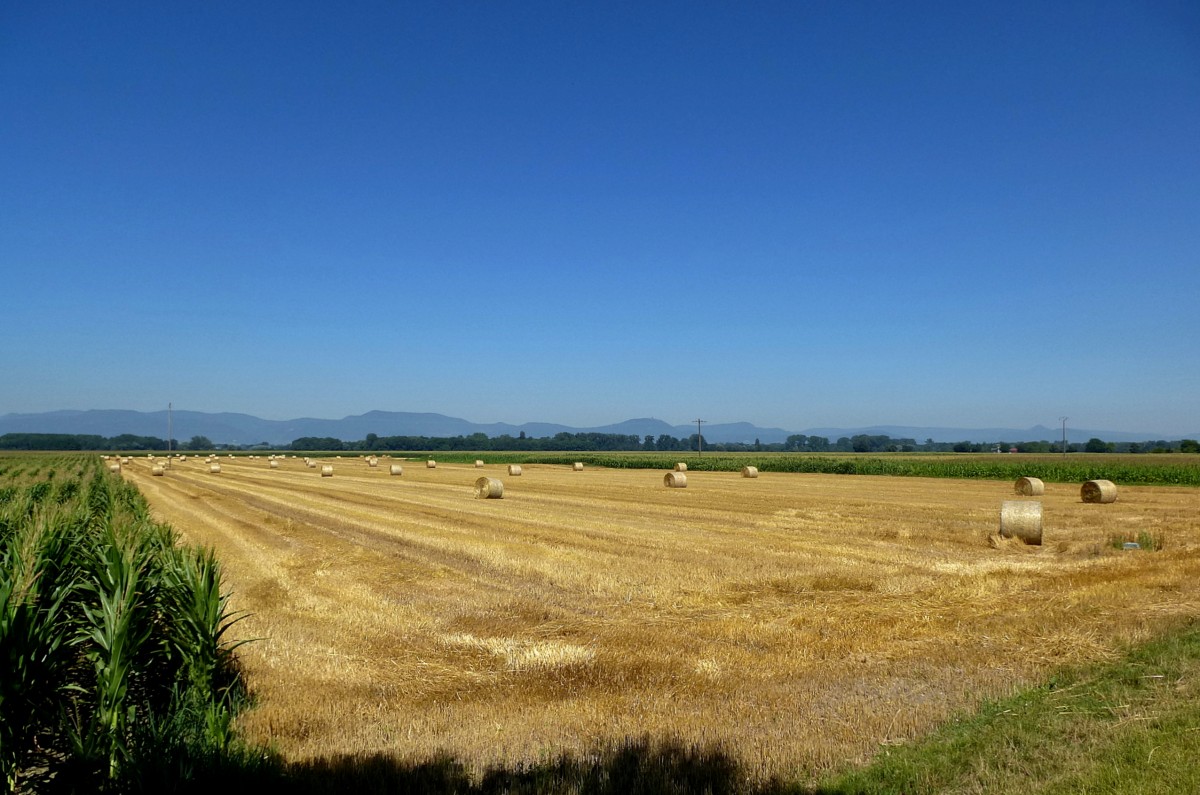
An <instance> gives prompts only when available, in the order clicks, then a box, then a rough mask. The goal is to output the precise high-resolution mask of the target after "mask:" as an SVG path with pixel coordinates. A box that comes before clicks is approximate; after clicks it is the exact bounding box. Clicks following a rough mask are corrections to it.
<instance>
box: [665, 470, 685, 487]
mask: <svg viewBox="0 0 1200 795" xmlns="http://www.w3.org/2000/svg"><path fill="white" fill-rule="evenodd" d="M663 485H664V486H666V487H667V488H669V489H686V488H687V475H685V474H683V473H682V472H668V473H667V474H665V475H663Z"/></svg>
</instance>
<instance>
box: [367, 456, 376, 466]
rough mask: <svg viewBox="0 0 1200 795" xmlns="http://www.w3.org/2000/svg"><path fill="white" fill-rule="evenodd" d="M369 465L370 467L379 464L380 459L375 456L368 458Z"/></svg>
mask: <svg viewBox="0 0 1200 795" xmlns="http://www.w3.org/2000/svg"><path fill="white" fill-rule="evenodd" d="M367 466H369V467H377V466H379V459H378V458H376V457H375V456H371V457H370V458H368V459H367Z"/></svg>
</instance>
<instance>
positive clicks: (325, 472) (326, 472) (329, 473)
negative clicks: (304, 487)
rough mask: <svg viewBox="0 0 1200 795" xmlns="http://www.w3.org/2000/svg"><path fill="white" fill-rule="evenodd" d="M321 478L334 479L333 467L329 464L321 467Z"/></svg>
mask: <svg viewBox="0 0 1200 795" xmlns="http://www.w3.org/2000/svg"><path fill="white" fill-rule="evenodd" d="M321 477H323V478H331V477H333V467H332V466H330V465H329V464H326V465H325V466H323V467H321Z"/></svg>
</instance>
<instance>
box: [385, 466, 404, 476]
mask: <svg viewBox="0 0 1200 795" xmlns="http://www.w3.org/2000/svg"><path fill="white" fill-rule="evenodd" d="M388 471H389V472H391V473H392V474H393V475H403V474H404V467H402V466H400V465H399V464H392V466H391V468H390V469H389V470H388Z"/></svg>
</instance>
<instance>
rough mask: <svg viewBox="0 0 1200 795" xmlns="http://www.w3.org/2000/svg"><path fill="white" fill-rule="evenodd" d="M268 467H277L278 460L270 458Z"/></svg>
mask: <svg viewBox="0 0 1200 795" xmlns="http://www.w3.org/2000/svg"><path fill="white" fill-rule="evenodd" d="M270 467H271V469H279V462H278V461H276V460H275V459H273V458H272V459H271V463H270Z"/></svg>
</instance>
